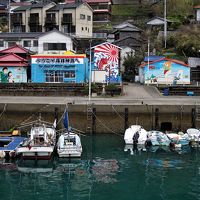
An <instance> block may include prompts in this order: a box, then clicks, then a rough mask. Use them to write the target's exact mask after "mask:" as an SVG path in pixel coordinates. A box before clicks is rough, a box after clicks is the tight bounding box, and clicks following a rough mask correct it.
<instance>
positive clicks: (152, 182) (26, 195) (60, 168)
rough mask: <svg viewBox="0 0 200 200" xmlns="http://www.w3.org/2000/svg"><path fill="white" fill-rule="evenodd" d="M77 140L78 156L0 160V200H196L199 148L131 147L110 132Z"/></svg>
mask: <svg viewBox="0 0 200 200" xmlns="http://www.w3.org/2000/svg"><path fill="white" fill-rule="evenodd" d="M82 143H83V156H82V158H81V159H71V160H69V159H58V158H54V159H52V160H50V161H46V160H45V161H41V160H40V161H28V160H25V161H23V160H13V161H6V160H1V162H0V197H1V199H4V200H21V199H23V200H40V199H41V200H43V199H47V200H54V199H56V200H57V199H58V200H61V199H62V200H67V199H73V200H77V199H78V200H79V199H80V200H86V199H90V200H91V199H95V200H104V199H105V200H107V199H109V200H116V199H120V200H121V199H123V200H126V199H127V200H129V199H135V200H140V199H141V200H142V199H148V200H151V199H152V200H160V199H164V200H177V199H181V200H189V199H200V195H199V185H200V181H199V180H200V159H199V156H200V153H199V150H198V149H190V148H187V147H185V148H183V149H179V150H173V151H171V150H169V149H165V148H164V149H163V148H158V149H151V150H149V149H145V148H139V149H134V148H133V147H132V146H124V143H123V138H121V137H119V136H113V135H101V136H100V135H97V136H93V137H85V138H83V139H82ZM132 152H133V153H132Z"/></svg>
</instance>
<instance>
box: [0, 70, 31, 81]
mask: <svg viewBox="0 0 200 200" xmlns="http://www.w3.org/2000/svg"><path fill="white" fill-rule="evenodd" d="M0 82H1V83H14V82H27V75H26V69H25V68H24V67H2V68H0Z"/></svg>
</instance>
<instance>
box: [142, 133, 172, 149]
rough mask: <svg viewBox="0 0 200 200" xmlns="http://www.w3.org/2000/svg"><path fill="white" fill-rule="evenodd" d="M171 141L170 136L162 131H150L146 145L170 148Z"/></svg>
mask: <svg viewBox="0 0 200 200" xmlns="http://www.w3.org/2000/svg"><path fill="white" fill-rule="evenodd" d="M170 142H171V140H170V139H169V138H168V136H167V135H166V134H165V133H163V132H161V131H156V130H152V131H148V140H147V142H146V144H150V145H152V146H169V145H170Z"/></svg>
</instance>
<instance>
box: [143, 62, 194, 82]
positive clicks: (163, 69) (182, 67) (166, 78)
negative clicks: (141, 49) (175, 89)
mask: <svg viewBox="0 0 200 200" xmlns="http://www.w3.org/2000/svg"><path fill="white" fill-rule="evenodd" d="M142 67H143V73H144V77H145V83H147V84H166V85H168V84H173V85H175V84H190V67H189V66H188V65H187V64H185V63H183V62H181V61H178V60H170V59H167V58H165V59H162V60H159V61H155V62H152V63H150V65H149V66H148V65H147V64H145V65H143V66H142Z"/></svg>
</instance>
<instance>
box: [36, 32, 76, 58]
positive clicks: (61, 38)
mask: <svg viewBox="0 0 200 200" xmlns="http://www.w3.org/2000/svg"><path fill="white" fill-rule="evenodd" d="M44 43H66V48H67V49H66V50H73V41H72V39H71V38H70V37H69V36H67V35H66V36H65V35H64V34H62V33H59V32H50V33H48V34H45V35H43V36H40V37H39V38H38V54H51V53H54V52H55V51H44V49H43V44H44ZM66 50H65V51H66ZM65 51H59V52H55V53H62V52H65Z"/></svg>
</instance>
